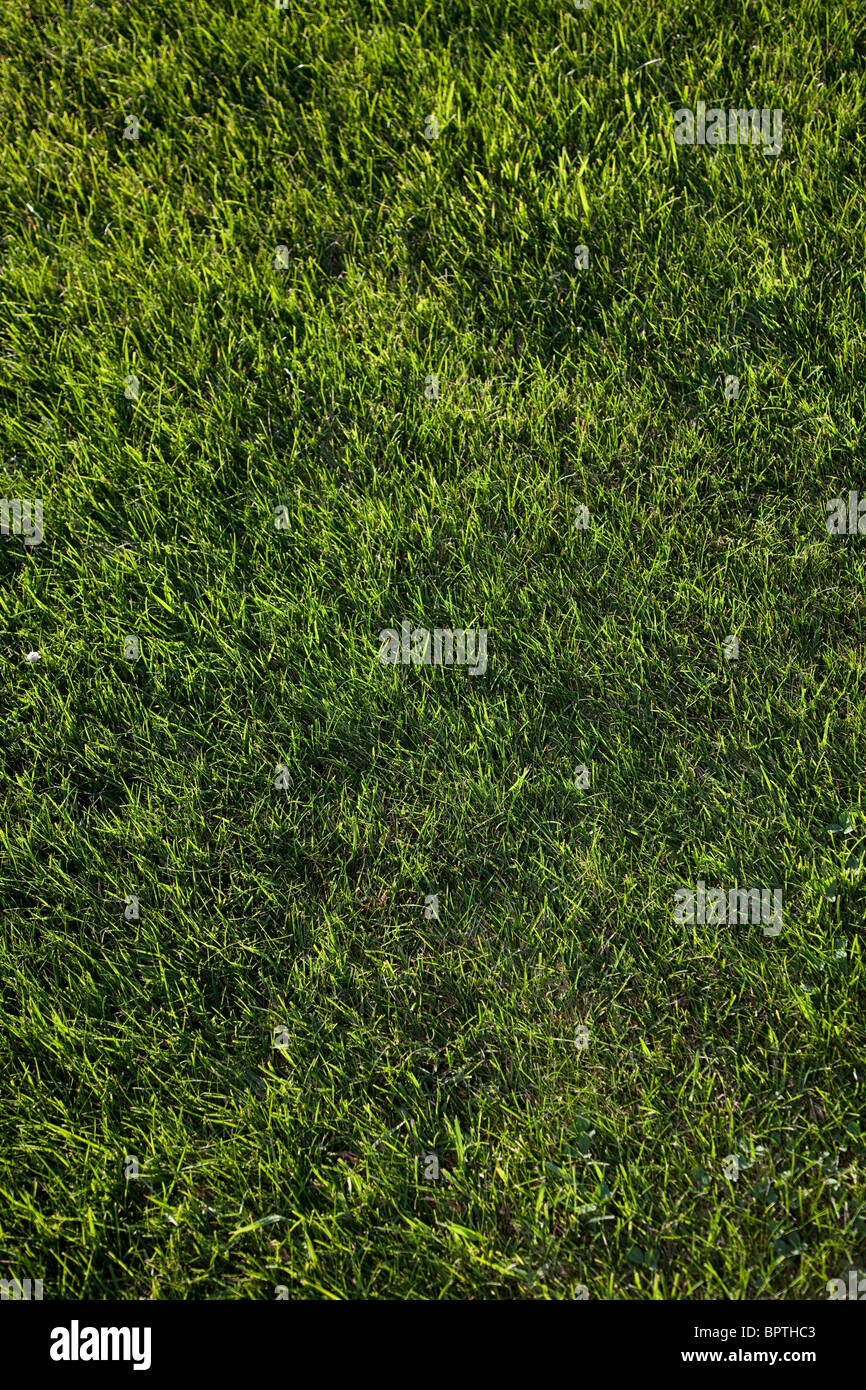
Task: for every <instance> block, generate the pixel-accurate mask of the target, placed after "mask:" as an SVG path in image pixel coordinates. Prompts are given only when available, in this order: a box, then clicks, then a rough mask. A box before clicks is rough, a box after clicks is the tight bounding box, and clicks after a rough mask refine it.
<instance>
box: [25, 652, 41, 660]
mask: <svg viewBox="0 0 866 1390" xmlns="http://www.w3.org/2000/svg"><path fill="white" fill-rule="evenodd" d="M27 660H28V661H41V660H42V657H41V655H40V654H39V652H28V653H27Z"/></svg>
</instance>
